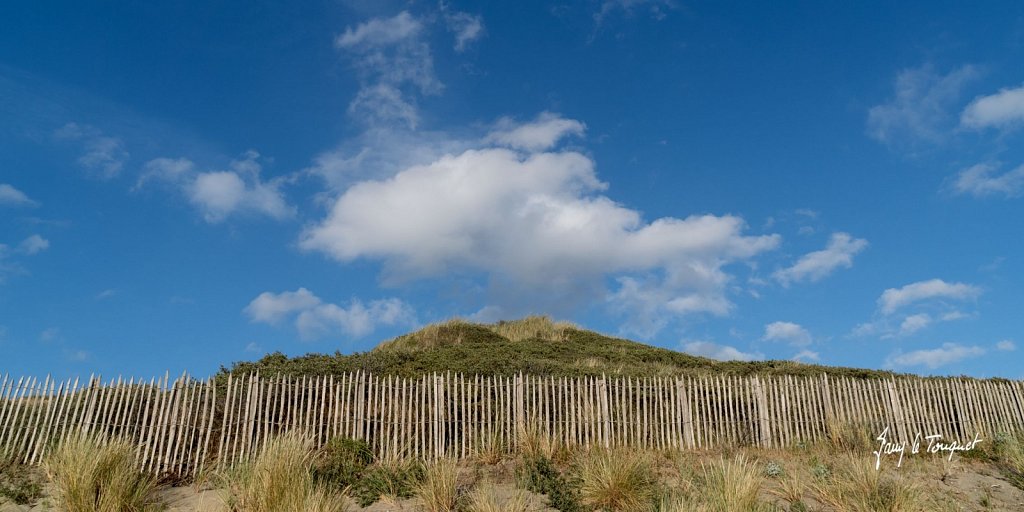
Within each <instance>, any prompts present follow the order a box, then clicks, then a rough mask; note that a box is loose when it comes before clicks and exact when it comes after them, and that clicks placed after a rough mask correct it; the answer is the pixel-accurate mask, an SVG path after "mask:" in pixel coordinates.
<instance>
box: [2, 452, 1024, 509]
mask: <svg viewBox="0 0 1024 512" xmlns="http://www.w3.org/2000/svg"><path fill="white" fill-rule="evenodd" d="M928 469H929V470H928V471H915V472H914V473H913V474H914V475H915V482H917V483H918V484H919V485H921V486H922V488H923V489H924V490H925V492H926V493H927V494H929V495H932V496H941V497H943V500H944V501H946V502H947V503H950V504H951V508H952V509H954V510H961V511H969V512H976V511H977V512H987V511H996V512H999V511H1018V512H1024V491H1022V490H1021V489H1018V488H1016V487H1014V486H1013V485H1011V484H1010V482H1008V481H1007V480H1006V479H1005V478H1004V477H1003V476H1002V475H1000V473H999V472H998V471H997V470H996V469H995V468H994V467H992V466H991V465H988V464H984V463H973V462H964V463H962V464H958V465H956V467H955V468H954V469H952V470H949V471H939V470H935V468H928ZM498 473H499V475H502V476H505V477H508V478H501V479H499V480H497V482H498V483H496V484H495V487H496V489H497V491H498V494H499V496H504V497H506V498H510V497H512V496H514V495H515V494H516V493H517V492H520V491H519V490H518V489H516V488H515V486H514V485H513V483H512V481H511V478H510V477H511V475H508V474H507V472H506V471H498ZM493 476H494V475H491V477H493ZM489 479H491V478H489ZM766 485H772V484H771V483H770V482H769V483H768V484H766ZM158 495H159V499H160V501H161V502H162V503H163V504H164V505H166V509H165V510H166V511H167V512H186V511H188V512H193V511H194V512H227V509H226V507H225V506H224V503H223V494H222V492H221V491H219V490H217V489H197V488H195V487H193V486H183V487H162V488H161V489H160V490H159V492H158ZM525 495H526V496H527V498H528V500H529V503H530V511H536V512H552V511H554V509H551V508H548V507H547V506H546V498H545V497H544V496H542V495H536V494H532V493H525ZM766 497H767V496H766ZM3 500H4V499H3V498H0V512H28V511H32V512H36V511H49V510H54V508H53V507H52V503H51V500H50V499H49V498H47V497H44V498H42V499H41V500H40V501H39V502H37V503H35V504H32V505H16V504H14V503H9V502H4V501H3ZM779 504H780V505H782V504H783V503H782V502H779ZM805 504H806V505H808V506H809V510H812V511H814V510H822V511H827V510H829V509H823V508H821V507H820V506H818V505H817V504H816V503H815V502H814V500H813V499H810V498H809V499H807V500H805ZM349 510H350V511H352V512H364V511H365V512H385V511H392V510H394V511H416V510H422V509H421V507H420V506H419V504H418V503H417V501H416V500H415V499H409V500H400V501H391V500H382V501H379V502H377V503H375V504H373V505H371V506H369V507H367V508H360V507H358V506H356V505H355V504H353V505H352V506H351V507H350V509H349ZM783 510H784V508H783Z"/></svg>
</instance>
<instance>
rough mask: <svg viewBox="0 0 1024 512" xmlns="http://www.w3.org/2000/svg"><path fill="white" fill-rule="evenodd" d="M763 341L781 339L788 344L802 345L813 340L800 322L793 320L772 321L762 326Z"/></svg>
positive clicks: (808, 343)
mask: <svg viewBox="0 0 1024 512" xmlns="http://www.w3.org/2000/svg"><path fill="white" fill-rule="evenodd" d="M762 339H764V340H765V341H782V342H785V343H789V344H790V345H793V346H797V347H802V346H807V345H810V344H811V342H812V341H813V338H811V333H810V332H808V331H807V329H805V328H804V327H802V326H801V325H800V324H795V323H793V322H772V323H770V324H768V325H766V326H764V336H763V337H762Z"/></svg>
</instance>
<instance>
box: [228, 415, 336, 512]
mask: <svg viewBox="0 0 1024 512" xmlns="http://www.w3.org/2000/svg"><path fill="white" fill-rule="evenodd" d="M312 463H313V451H312V449H311V445H310V442H309V441H308V440H307V439H305V438H303V437H301V436H300V435H298V434H285V435H283V436H281V437H278V438H275V439H273V440H271V441H270V442H269V443H267V446H265V447H264V448H263V450H262V451H261V452H260V454H259V455H258V456H257V457H256V460H255V462H253V463H252V464H249V465H245V466H242V467H240V468H236V469H235V470H231V471H228V472H227V473H226V475H225V478H224V484H225V486H226V488H227V496H226V499H225V504H226V505H227V507H228V509H229V510H231V511H232V512H344V511H345V510H347V508H348V500H347V499H346V498H345V497H344V496H342V495H341V494H338V493H335V492H331V491H328V490H327V489H325V488H324V487H322V486H321V485H319V484H318V483H316V481H315V479H314V475H313V465H312Z"/></svg>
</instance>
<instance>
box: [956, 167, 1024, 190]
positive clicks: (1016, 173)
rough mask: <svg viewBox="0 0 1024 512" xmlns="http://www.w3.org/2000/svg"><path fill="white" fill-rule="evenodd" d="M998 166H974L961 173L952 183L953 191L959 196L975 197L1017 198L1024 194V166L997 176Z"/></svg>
mask: <svg viewBox="0 0 1024 512" xmlns="http://www.w3.org/2000/svg"><path fill="white" fill-rule="evenodd" d="M998 170H999V165H998V164H993V163H983V164H977V165H973V166H971V167H968V168H967V169H964V170H962V171H960V172H959V173H958V174H957V175H956V179H955V180H953V182H952V188H953V191H954V192H955V193H957V194H970V195H972V196H974V197H986V196H994V195H1002V196H1004V197H1017V196H1019V195H1021V192H1024V165H1021V166H1019V167H1017V168H1016V169H1012V170H1009V171H1006V172H1004V173H1002V174H996V171H998Z"/></svg>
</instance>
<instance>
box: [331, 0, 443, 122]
mask: <svg viewBox="0 0 1024 512" xmlns="http://www.w3.org/2000/svg"><path fill="white" fill-rule="evenodd" d="M423 28H424V26H423V22H422V21H420V20H419V19H417V18H415V17H414V16H413V15H411V14H409V12H408V11H402V12H401V13H399V14H397V15H396V16H394V17H391V18H375V19H372V20H369V21H367V22H364V23H361V24H359V25H357V26H356V27H355V28H352V27H349V28H347V29H345V32H344V33H343V34H341V35H340V36H338V37H337V38H336V39H335V46H336V47H337V48H338V49H340V50H342V51H345V52H346V53H347V54H349V55H350V56H351V57H352V59H353V64H354V65H355V67H356V71H357V73H358V75H359V79H360V82H361V89H360V92H359V93H358V94H357V95H356V97H355V99H354V100H353V101H352V103H350V104H349V112H350V113H351V114H353V115H355V116H356V117H357V118H359V119H362V120H363V121H365V122H366V123H368V124H369V125H370V126H379V125H388V124H391V123H395V122H398V123H400V124H401V125H404V126H407V127H409V128H415V127H416V124H417V120H418V118H419V116H418V114H417V112H416V105H415V102H414V100H412V99H411V97H410V93H411V91H409V90H408V88H409V87H411V88H413V89H415V90H416V91H418V92H419V93H421V94H438V93H440V92H441V90H442V89H443V88H444V86H443V84H441V82H440V81H439V80H438V79H437V77H436V76H435V75H434V61H433V56H432V55H431V52H430V45H429V44H427V42H426V41H425V40H424V36H423V32H424V30H423ZM403 89H405V90H403Z"/></svg>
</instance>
